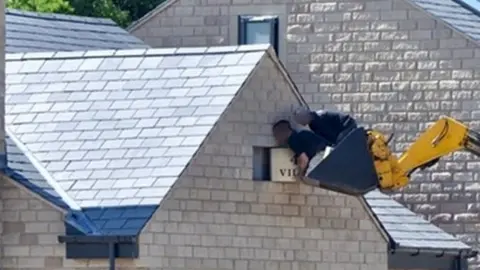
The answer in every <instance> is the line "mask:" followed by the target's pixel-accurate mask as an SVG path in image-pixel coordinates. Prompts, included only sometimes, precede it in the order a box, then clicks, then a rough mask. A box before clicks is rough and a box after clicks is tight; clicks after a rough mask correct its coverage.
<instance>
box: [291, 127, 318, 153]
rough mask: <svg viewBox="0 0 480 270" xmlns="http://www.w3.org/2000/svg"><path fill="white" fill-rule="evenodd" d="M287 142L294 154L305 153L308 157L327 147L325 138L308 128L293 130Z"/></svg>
mask: <svg viewBox="0 0 480 270" xmlns="http://www.w3.org/2000/svg"><path fill="white" fill-rule="evenodd" d="M287 143H288V146H289V147H290V149H292V151H293V152H294V153H295V156H299V155H300V154H302V153H305V154H306V155H307V156H308V158H309V159H312V158H313V157H314V156H315V155H316V154H317V153H318V152H320V151H324V150H325V148H326V147H327V142H326V141H325V139H323V138H322V137H320V136H318V135H316V134H315V133H313V132H311V131H308V130H301V131H293V132H292V135H290V137H288V142H287Z"/></svg>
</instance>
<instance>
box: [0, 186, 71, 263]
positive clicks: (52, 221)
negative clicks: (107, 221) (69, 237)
mask: <svg viewBox="0 0 480 270" xmlns="http://www.w3.org/2000/svg"><path fill="white" fill-rule="evenodd" d="M0 180H1V184H0V221H1V223H0V224H1V227H2V228H3V231H2V237H1V243H2V244H1V253H0V268H1V269H2V270H10V269H12V270H13V269H25V270H26V269H62V266H63V257H64V254H65V251H64V247H63V246H62V245H60V244H57V235H59V234H62V233H63V231H64V225H63V222H62V213H61V212H60V211H58V210H56V209H54V208H53V207H52V206H50V205H47V204H45V203H44V202H42V201H40V200H39V199H37V198H34V197H32V195H31V194H30V193H27V192H26V191H24V190H22V189H20V188H18V187H17V186H14V185H13V184H12V183H11V182H10V180H8V179H5V178H0Z"/></svg>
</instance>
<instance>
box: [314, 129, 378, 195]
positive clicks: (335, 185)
mask: <svg viewBox="0 0 480 270" xmlns="http://www.w3.org/2000/svg"><path fill="white" fill-rule="evenodd" d="M367 138H368V137H367V132H366V130H365V129H364V128H361V127H360V128H357V129H356V130H354V131H352V132H351V133H350V134H349V135H347V136H346V137H345V139H344V140H343V141H341V142H340V143H339V144H338V145H337V146H336V147H335V148H334V149H333V151H332V152H330V153H329V154H328V155H327V156H326V158H325V159H323V160H322V161H320V163H318V164H317V165H316V166H315V167H314V168H312V169H311V170H309V172H308V173H307V175H306V177H308V178H310V179H311V180H315V181H314V182H316V183H318V186H320V187H322V188H325V189H328V190H333V191H337V192H340V193H345V194H349V195H363V194H365V193H367V192H369V191H372V190H374V189H376V188H377V187H378V184H379V181H378V176H377V172H376V170H375V165H374V162H373V157H372V154H371V152H370V149H369V146H368V142H367V141H368V140H367ZM309 182H311V181H309Z"/></svg>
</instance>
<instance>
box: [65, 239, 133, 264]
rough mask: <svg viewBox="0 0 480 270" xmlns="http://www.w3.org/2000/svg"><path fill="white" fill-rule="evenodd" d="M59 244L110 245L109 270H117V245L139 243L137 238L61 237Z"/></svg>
mask: <svg viewBox="0 0 480 270" xmlns="http://www.w3.org/2000/svg"><path fill="white" fill-rule="evenodd" d="M58 242H60V243H62V244H63V243H76V244H108V261H109V269H110V270H115V258H116V252H115V248H116V246H117V244H134V243H136V242H137V237H136V236H120V235H106V236H104V235H76V236H74V235H61V236H58Z"/></svg>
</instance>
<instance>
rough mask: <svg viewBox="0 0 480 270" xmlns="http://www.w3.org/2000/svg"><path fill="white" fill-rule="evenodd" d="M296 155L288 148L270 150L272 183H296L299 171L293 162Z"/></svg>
mask: <svg viewBox="0 0 480 270" xmlns="http://www.w3.org/2000/svg"><path fill="white" fill-rule="evenodd" d="M293 156H294V153H293V152H292V151H291V150H290V149H288V148H272V149H270V168H271V171H270V175H271V177H272V182H296V181H297V179H298V175H299V169H298V167H297V165H295V163H294V162H293Z"/></svg>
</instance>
